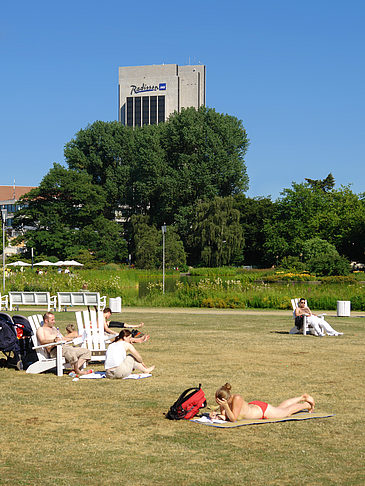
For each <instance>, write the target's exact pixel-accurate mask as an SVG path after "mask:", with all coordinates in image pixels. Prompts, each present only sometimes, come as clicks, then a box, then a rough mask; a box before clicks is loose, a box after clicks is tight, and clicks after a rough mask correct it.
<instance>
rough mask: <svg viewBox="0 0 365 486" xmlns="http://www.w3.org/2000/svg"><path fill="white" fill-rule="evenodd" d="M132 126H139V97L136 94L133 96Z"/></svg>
mask: <svg viewBox="0 0 365 486" xmlns="http://www.w3.org/2000/svg"><path fill="white" fill-rule="evenodd" d="M134 126H135V127H140V126H141V97H140V96H136V97H135V98H134Z"/></svg>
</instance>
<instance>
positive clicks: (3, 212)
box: [1, 208, 7, 294]
mask: <svg viewBox="0 0 365 486" xmlns="http://www.w3.org/2000/svg"><path fill="white" fill-rule="evenodd" d="M6 214H7V211H6V209H4V208H3V209H2V210H1V221H2V223H3V292H4V294H5V223H6Z"/></svg>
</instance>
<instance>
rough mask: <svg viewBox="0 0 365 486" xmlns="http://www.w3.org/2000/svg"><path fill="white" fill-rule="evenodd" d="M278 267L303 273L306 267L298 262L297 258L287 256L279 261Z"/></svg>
mask: <svg viewBox="0 0 365 486" xmlns="http://www.w3.org/2000/svg"><path fill="white" fill-rule="evenodd" d="M280 267H281V268H282V269H283V270H287V271H292V272H299V273H301V272H304V271H305V270H307V265H306V264H305V263H303V262H301V261H300V260H299V258H298V257H294V256H287V257H284V258H283V259H282V260H281V263H280Z"/></svg>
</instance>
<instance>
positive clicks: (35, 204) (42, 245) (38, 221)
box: [15, 164, 125, 261]
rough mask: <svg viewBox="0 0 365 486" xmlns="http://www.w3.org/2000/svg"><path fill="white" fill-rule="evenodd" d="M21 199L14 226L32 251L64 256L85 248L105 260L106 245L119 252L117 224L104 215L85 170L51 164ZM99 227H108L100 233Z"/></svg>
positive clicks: (101, 201)
mask: <svg viewBox="0 0 365 486" xmlns="http://www.w3.org/2000/svg"><path fill="white" fill-rule="evenodd" d="M22 202H23V203H24V205H25V207H24V209H22V210H21V211H19V212H18V213H17V215H16V218H15V226H16V227H17V228H19V229H21V230H22V231H23V235H22V237H21V239H23V240H25V241H26V243H27V247H28V248H31V247H33V248H34V249H35V252H36V254H38V255H39V254H46V255H49V256H52V255H53V256H56V257H58V258H62V259H65V258H75V257H76V255H77V254H78V253H79V252H80V250H82V249H89V250H91V251H94V252H96V253H98V255H99V256H100V258H102V259H106V261H109V260H110V258H111V256H110V255H111V254H112V252H110V250H107V248H109V247H110V246H112V245H117V246H118V248H119V250H118V254H122V248H123V247H125V243H123V239H122V236H121V228H120V227H119V226H118V224H117V223H115V222H114V221H108V219H106V218H105V216H104V213H105V205H106V201H105V196H104V194H103V191H102V189H101V188H100V187H99V186H97V185H95V184H92V181H91V176H90V175H89V174H87V173H84V172H77V171H75V170H70V169H66V168H65V167H63V166H61V165H59V164H54V166H53V168H52V169H51V170H50V171H49V172H48V174H47V175H46V176H45V177H44V178H43V180H42V181H41V183H40V185H39V187H37V188H36V189H33V190H32V191H30V192H29V193H28V194H26V195H25V196H24V197H23V198H22ZM106 212H107V211H106ZM103 228H107V229H108V231H105V232H104V233H103ZM95 235H100V236H97V237H96V236H95ZM115 255H116V252H114V256H115Z"/></svg>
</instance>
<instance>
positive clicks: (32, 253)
mask: <svg viewBox="0 0 365 486" xmlns="http://www.w3.org/2000/svg"><path fill="white" fill-rule="evenodd" d="M30 254H31V256H32V270H33V260H34V252H33V247H32V248H31V249H30Z"/></svg>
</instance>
